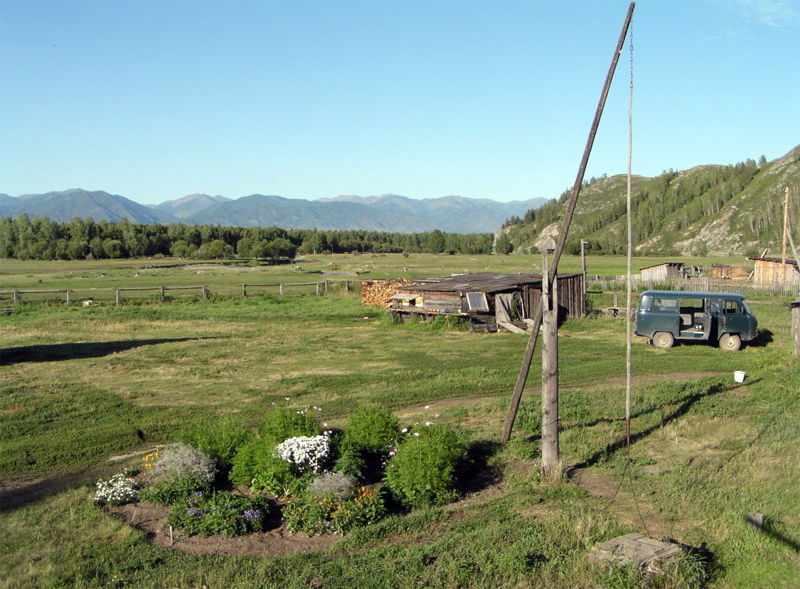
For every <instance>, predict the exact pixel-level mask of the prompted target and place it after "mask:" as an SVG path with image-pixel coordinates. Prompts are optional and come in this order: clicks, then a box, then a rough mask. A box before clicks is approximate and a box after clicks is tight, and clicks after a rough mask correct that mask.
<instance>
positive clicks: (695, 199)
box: [501, 145, 800, 255]
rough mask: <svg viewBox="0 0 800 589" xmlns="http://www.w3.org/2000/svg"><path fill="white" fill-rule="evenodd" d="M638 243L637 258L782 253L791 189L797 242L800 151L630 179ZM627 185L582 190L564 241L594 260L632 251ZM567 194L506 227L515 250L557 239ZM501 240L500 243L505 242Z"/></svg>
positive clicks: (613, 180)
mask: <svg viewBox="0 0 800 589" xmlns="http://www.w3.org/2000/svg"><path fill="white" fill-rule="evenodd" d="M631 185H632V195H633V204H632V206H633V238H634V247H635V249H636V252H637V253H638V254H640V255H648V254H653V255H657V254H660V255H669V254H699V255H706V254H717V255H720V254H722V255H727V254H735V255H744V254H747V255H758V254H760V253H761V252H763V251H764V250H765V249H769V250H770V252H772V253H777V252H779V251H780V250H781V247H782V235H783V210H784V204H783V203H784V197H785V189H786V187H791V189H792V195H793V196H792V198H791V206H790V219H791V220H792V222H793V224H794V225H795V231H794V233H793V235H796V236H798V239H797V240H796V241H800V230H799V229H798V228H797V225H798V224H800V190H799V189H800V145H798V146H797V147H795V148H794V149H792V150H791V151H790V152H789V153H788V154H786V155H785V156H783V157H781V158H778V159H776V160H773V161H771V162H767V161H766V160H765V159H764V158H763V157H762V159H761V161H760V162H755V161H753V160H747V161H745V162H740V163H738V164H735V165H728V166H720V165H705V166H698V167H695V168H692V169H690V170H685V171H681V172H676V171H673V170H669V171H666V172H664V173H663V174H661V175H660V176H657V177H655V178H647V177H642V176H635V177H634V178H633V179H632V184H631ZM626 193H627V178H626V176H624V175H619V176H612V177H610V178H605V177H604V178H600V179H595V178H593V179H592V180H590V181H588V182H586V183H585V185H584V187H583V188H582V190H581V194H580V197H579V199H578V205H577V207H576V210H575V217H574V219H573V222H572V227H571V228H570V237H569V239H568V240H567V252H568V253H577V252H578V251H579V247H580V246H579V243H580V240H581V239H584V240H586V241H588V242H590V243H591V244H592V246H593V250H594V251H595V252H596V253H608V254H615V253H622V252H624V251H625V250H626V248H627V232H626V225H627V218H626V217H627V215H626ZM568 198H569V191H565V192H564V193H563V194H562V195H561V197H560V198H559V199H557V200H555V199H554V200H551V201H550V202H549V203H548V204H546V205H544V206H543V207H541V208H539V209H536V210H531V211H528V212H527V213H526V214H525V216H524V218H522V219H519V218H512V219H509V221H507V222H506V224H505V226H504V229H503V232H502V233H503V234H504V235H505V236H506V237H507V238H508V239H509V240H510V241H511V243H512V244H513V247H514V250H515V251H520V252H529V251H532V250H533V249H535V248H536V247H537V244H538V243H539V241H540V240H541V239H542V238H543V237H549V236H553V235H557V234H558V231H559V229H560V226H561V222H562V220H563V213H564V204H565V203H566V201H567V199H568ZM501 238H502V236H501Z"/></svg>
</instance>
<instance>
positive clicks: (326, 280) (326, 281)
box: [325, 278, 328, 294]
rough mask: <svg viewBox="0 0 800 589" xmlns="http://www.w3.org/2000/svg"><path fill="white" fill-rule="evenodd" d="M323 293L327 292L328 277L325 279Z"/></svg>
mask: <svg viewBox="0 0 800 589" xmlns="http://www.w3.org/2000/svg"><path fill="white" fill-rule="evenodd" d="M325 294H328V279H327V278H326V279H325Z"/></svg>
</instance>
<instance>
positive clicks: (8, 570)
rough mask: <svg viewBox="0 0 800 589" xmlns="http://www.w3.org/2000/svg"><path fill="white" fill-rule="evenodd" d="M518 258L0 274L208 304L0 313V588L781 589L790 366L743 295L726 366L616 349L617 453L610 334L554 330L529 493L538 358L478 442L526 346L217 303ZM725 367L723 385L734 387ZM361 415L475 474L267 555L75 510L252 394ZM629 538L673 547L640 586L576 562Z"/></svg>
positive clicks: (794, 512)
mask: <svg viewBox="0 0 800 589" xmlns="http://www.w3.org/2000/svg"><path fill="white" fill-rule="evenodd" d="M658 261H660V260H656V259H654V258H646V259H643V260H641V261H637V262H641V263H639V264H638V265H637V264H635V265H634V267H636V268H638V267H640V266H648V265H652V264H655V263H658ZM713 262H715V260H709V261H700V262H697V261H694V262H693V263H700V264H707V263H713ZM727 262H728V263H730V260H729V259H728V260H727ZM540 263H541V260H540V258H539V257H538V256H482V257H481V256H479V257H475V256H472V257H468V256H428V255H419V256H417V255H412V256H408V257H404V256H401V255H383V256H378V255H376V256H371V255H361V256H355V255H342V256H318V257H313V258H309V259H307V260H305V261H302V262H298V263H297V264H293V265H290V266H252V265H241V266H240V265H234V266H217V265H210V264H205V265H199V266H180V265H176V264H177V262H173V261H171V260H168V259H165V260H148V261H143V260H122V261H102V262H100V261H98V262H21V261H14V260H4V261H3V263H2V266H1V267H0V289H1V290H13V289H19V290H24V289H66V288H70V289H76V290H77V289H86V290H87V291H88V292H91V291H90V290H89V289H92V288H109V287H117V288H123V287H133V286H137V287H144V286H160V285H168V286H181V285H187V286H188V285H200V284H205V285H207V286H208V287H209V289H210V292H211V296H210V297H209V299H208V300H202V299H199V297H197V296H185V295H181V296H176V297H175V299H174V300H169V301H168V302H167V303H166V304H158V303H156V302H152V301H145V302H139V303H129V304H123V305H121V306H119V307H114V306H112V305H109V304H95V305H92V306H83V305H73V306H70V307H66V306H65V305H63V304H47V305H42V304H23V305H21V306H19V307H18V308H17V309H16V310H15V312H14V313H13V314H11V315H8V316H0V481H1V484H2V487H0V493H2V495H0V529H2V530H3V533H2V534H0V586H8V587H73V586H75V587H98V586H107V587H123V586H129V587H201V586H205V587H308V586H313V587H399V586H405V585H409V584H415V585H418V586H431V587H456V586H462V587H589V586H592V587H594V586H598V587H640V586H641V587H645V586H647V587H702V586H709V587H795V586H798V585H800V468H798V465H800V461H799V460H798V456H800V453H798V450H797V448H798V444H799V443H800V363H798V361H797V359H796V358H795V357H794V355H793V349H792V342H791V339H790V333H789V329H790V328H789V326H790V321H789V312H788V310H787V309H786V307H784V306H783V305H781V304H780V303H782V302H785V301H783V300H778V299H772V300H767V299H765V298H764V297H761V298H759V299H758V300H756V301H754V302H753V303H752V305H751V306H752V308H753V311H754V312H755V314H756V315H757V317H758V319H759V327H760V329H761V330H762V337H761V338H760V339H759V341H757V342H756V343H755V344H753V345H748V346H745V347H744V348H743V350H742V351H740V352H738V353H727V352H724V351H722V350H720V349H718V348H716V347H712V346H705V345H679V346H676V347H675V348H673V349H670V350H659V349H656V348H654V347H652V346H648V345H647V343H646V341H645V340H644V339H641V338H634V346H633V374H634V377H635V379H636V381H635V384H634V389H633V390H634V407H633V414H634V419H633V422H632V438H633V440H634V443H633V445H632V446H631V448H630V450H629V455H628V451H627V450H626V448H625V444H624V439H625V423H624V421H621V420H620V418H621V417H623V416H624V413H625V382H624V377H625V348H626V336H625V324H624V322H623V321H619V320H615V319H610V318H606V317H602V316H599V315H594V316H589V317H586V318H581V319H571V320H568V321H567V322H566V323H565V324H564V325H563V326H562V328H561V331H560V338H559V346H560V386H561V395H560V411H561V439H560V443H561V452H562V456H563V462H564V465H565V467H567V468H568V473H569V474H570V476H565V477H564V478H563V479H560V480H541V478H540V476H539V446H538V436H539V432H540V423H541V419H540V399H539V396H538V386H539V383H540V378H541V377H540V370H539V365H540V362H539V359H538V358H536V359H534V362H533V368H532V370H531V373H530V376H529V379H528V388H527V390H526V394H525V396H524V397H523V402H522V406H521V410H520V412H519V415H518V417H517V422H516V424H515V430H514V436H513V438H512V441H511V442H510V443H509V444H508V445H506V446H505V447H500V446H499V444H498V443H497V440H499V438H500V433H501V430H502V425H503V421H504V419H505V416H506V410H507V407H508V399H509V397H510V394H511V391H512V390H513V388H514V383H515V381H516V378H517V373H518V370H519V365H520V362H521V359H522V355H523V351H524V348H525V345H526V343H527V338H526V337H524V336H520V335H514V334H472V333H470V332H468V331H464V330H459V329H447V328H443V327H442V326H438V325H425V324H404V325H394V324H393V323H392V322H391V321H390V320H389V318H388V316H387V314H386V312H385V311H384V310H382V309H380V308H374V307H365V306H363V305H362V304H361V302H360V300H359V297H358V294H357V290H355V291H353V292H350V293H345V292H340V291H338V290H337V291H336V292H333V291H332V292H331V293H330V294H328V295H327V296H319V297H318V296H314V295H313V290H308V291H302V290H298V291H296V292H295V291H293V294H292V295H291V296H286V297H279V296H277V289H273V290H269V289H264V290H263V291H257V290H254V291H253V292H254V293H257V296H252V297H248V298H247V299H242V298H241V297H240V296H238V295H239V294H240V293H241V284H242V283H248V284H255V283H272V282H311V281H316V280H322V279H324V278H328V279H329V280H342V279H351V280H358V279H380V278H387V277H400V276H408V277H411V278H422V277H431V276H442V275H449V274H450V273H453V272H463V271H465V270H468V271H498V272H520V271H538V269H539V264H540ZM158 265H161V266H163V267H161V268H154V267H153V266H158ZM144 266H148V267H144ZM624 267H625V260H624V259H617V258H609V257H602V256H597V257H589V260H588V272H589V273H591V274H600V275H609V276H610V275H616V274H623V273H624ZM561 269H562V271H564V272H570V271H579V260H578V259H576V258H565V259H564V261H563V262H562V268H561ZM356 273H358V276H356ZM83 296H84V295H83V294H81V295H76V298H78V297H83ZM95 298H96V300H98V301H101V302H102V300H101V297H95ZM112 298H113V295H112ZM597 304H600V302H598V303H597ZM537 355H538V351H537ZM734 370H744V371H746V372H747V373H748V379H747V381H746V382H745V383H744V384H741V385H739V384H736V383H735V382H734V380H733V372H734ZM370 404H378V405H381V406H385V407H389V408H391V409H392V411H393V412H394V413H395V414H396V415H397V416H398V417H399V419H400V421H401V423H402V424H405V425H412V424H414V423H421V422H424V421H425V420H427V419H431V418H432V416H433V414H434V413H436V414H440V415H441V419H443V420H445V421H447V422H449V423H452V424H454V425H457V426H458V427H459V428H460V429H461V430H462V431H464V432H465V434H466V436H467V437H468V439H469V441H470V443H471V452H472V454H473V456H474V457H475V458H476V460H478V461H481V462H482V463H485V471H486V473H487V475H489V474H490V475H491V476H487V477H486V479H487V480H486V481H471V482H468V483H469V484H468V485H467V486H468V487H469V492H465V495H464V498H463V499H462V500H461V501H459V502H457V503H454V504H452V505H449V506H445V507H442V508H436V509H428V510H423V511H414V512H411V513H410V514H399V515H393V516H391V517H389V518H387V519H386V520H383V521H382V522H380V523H378V524H374V525H372V526H369V527H366V528H362V529H359V530H358V531H356V532H353V533H351V534H350V535H348V536H346V537H344V538H342V539H339V540H337V541H336V542H333V543H332V544H330V543H328V544H326V545H325V546H324V547H321V548H320V549H319V550H315V551H312V552H310V553H307V554H295V555H287V556H277V557H270V558H262V557H255V556H236V555H226V554H189V553H184V552H181V551H179V550H171V549H168V548H163V547H159V546H154V545H153V544H151V543H150V542H149V540H148V538H147V536H146V534H145V533H144V532H142V531H139V530H136V529H133V528H131V527H129V526H127V525H126V524H124V523H123V522H121V521H120V520H119V519H117V518H115V517H112V516H111V515H109V514H108V513H107V512H106V511H104V510H103V509H101V508H98V507H96V506H95V505H93V503H92V497H93V484H94V481H95V480H96V479H97V477H98V476H99V473H105V472H114V469H119V468H121V465H123V464H126V462H125V460H124V459H123V460H120V461H117V462H111V461H110V460H109V459H111V458H113V457H118V456H128V455H131V456H133V458H131V459H130V461H133V462H135V461H136V460H137V457H138V456H141V455H142V454H145V453H146V452H148V451H149V450H151V449H152V448H153V447H155V446H156V445H158V444H163V443H167V442H170V441H172V440H174V439H175V438H176V436H177V435H178V434H179V432H180V431H181V430H182V429H185V428H187V427H191V426H198V425H202V424H204V423H208V422H211V421H213V420H215V419H218V418H219V417H220V416H222V415H228V414H234V415H237V416H239V417H240V418H241V419H242V420H243V421H244V422H245V423H246V424H248V425H251V426H255V425H257V424H258V423H259V421H260V420H261V418H262V416H263V414H264V413H265V412H266V411H267V410H268V409H269V408H270V407H272V406H274V405H288V406H290V407H293V408H297V409H304V408H307V407H311V406H318V407H321V408H322V412H321V413H320V418H321V419H322V420H324V421H325V422H326V423H330V424H331V425H332V426H341V425H342V424H343V423H344V422H345V420H346V418H347V416H348V415H349V414H350V413H351V412H352V411H353V410H354V409H355V408H357V407H359V406H363V405H370ZM628 456H629V460H628ZM751 512H755V513H762V514H765V515H766V516H767V518H768V525H767V527H766V528H765V530H763V531H760V532H759V531H755V530H753V529H752V528H751V527H749V526H748V525H747V524H746V521H745V518H746V516H747V514H748V513H751ZM631 532H639V533H644V534H646V535H649V536H651V537H654V538H656V539H660V538H661V537H662V536H670V537H672V538H675V539H676V540H678V541H680V542H682V543H683V544H686V545H688V546H691V547H693V548H694V550H690V551H689V552H688V553H687V555H686V556H685V557H684V558H682V559H681V560H680V562H679V563H678V564H677V565H676V566H675V567H673V568H670V569H667V571H666V572H665V573H664V574H662V575H656V576H651V577H642V576H641V575H639V574H637V572H636V571H633V570H630V569H627V568H608V567H605V566H600V565H597V564H594V563H593V562H592V561H591V560H590V558H589V551H590V549H591V547H592V546H594V545H595V544H597V543H599V542H603V541H606V540H608V539H611V538H613V537H615V536H617V535H620V534H624V533H631Z"/></svg>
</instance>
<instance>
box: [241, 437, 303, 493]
mask: <svg viewBox="0 0 800 589" xmlns="http://www.w3.org/2000/svg"><path fill="white" fill-rule="evenodd" d="M229 476H230V479H231V481H233V482H234V483H236V484H237V485H244V486H247V487H249V488H250V489H251V490H252V491H253V492H255V493H265V494H267V495H273V496H276V497H278V496H286V495H290V494H297V493H300V492H302V491H303V490H304V489H305V487H306V486H307V485H308V483H309V482H310V481H311V478H312V476H313V473H307V474H306V475H302V476H297V473H295V471H294V470H293V469H292V465H291V464H289V463H288V462H287V461H285V460H283V459H282V458H280V457H279V456H278V454H277V453H276V451H275V445H274V444H273V443H272V442H271V441H267V440H264V439H263V438H255V439H252V440H250V441H249V442H247V443H245V444H244V445H243V446H241V447H240V448H239V451H238V452H237V453H236V456H235V457H234V459H233V468H232V469H231V472H230V475H229Z"/></svg>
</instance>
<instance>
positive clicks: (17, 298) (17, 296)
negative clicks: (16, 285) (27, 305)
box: [14, 290, 19, 305]
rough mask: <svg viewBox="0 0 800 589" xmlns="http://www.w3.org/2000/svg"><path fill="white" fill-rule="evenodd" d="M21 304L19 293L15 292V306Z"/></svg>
mask: <svg viewBox="0 0 800 589" xmlns="http://www.w3.org/2000/svg"><path fill="white" fill-rule="evenodd" d="M18 302H19V291H18V290H15V291H14V304H15V305H16V304H17V303H18Z"/></svg>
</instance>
